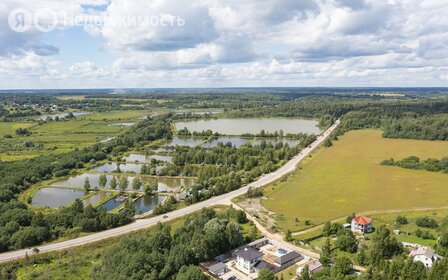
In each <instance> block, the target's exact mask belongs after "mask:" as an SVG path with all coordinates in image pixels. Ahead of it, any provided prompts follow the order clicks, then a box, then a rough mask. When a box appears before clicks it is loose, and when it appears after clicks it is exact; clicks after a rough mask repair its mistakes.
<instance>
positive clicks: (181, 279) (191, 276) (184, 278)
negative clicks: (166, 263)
mask: <svg viewBox="0 0 448 280" xmlns="http://www.w3.org/2000/svg"><path fill="white" fill-rule="evenodd" d="M208 279H210V278H208V277H207V276H206V275H205V274H204V273H203V272H202V270H201V269H200V268H199V267H197V266H194V265H190V266H182V267H181V268H180V270H179V273H178V274H177V276H176V280H208Z"/></svg>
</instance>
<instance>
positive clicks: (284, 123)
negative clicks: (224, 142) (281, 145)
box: [176, 118, 321, 135]
mask: <svg viewBox="0 0 448 280" xmlns="http://www.w3.org/2000/svg"><path fill="white" fill-rule="evenodd" d="M318 124H319V122H318V121H315V120H303V119H287V118H269V119H212V120H198V121H188V122H177V123H176V129H177V130H180V129H182V128H184V127H186V128H188V130H189V131H191V132H194V131H197V132H201V131H205V130H209V129H210V130H211V131H213V132H218V133H219V134H223V135H241V134H244V133H250V134H258V133H260V131H261V130H264V131H266V132H269V133H274V132H275V131H280V130H283V132H284V133H285V134H286V133H308V134H319V133H320V132H321V131H320V129H319V127H318Z"/></svg>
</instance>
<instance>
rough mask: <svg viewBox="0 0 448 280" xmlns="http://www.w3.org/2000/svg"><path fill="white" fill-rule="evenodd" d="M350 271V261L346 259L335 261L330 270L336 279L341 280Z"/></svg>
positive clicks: (351, 265)
mask: <svg viewBox="0 0 448 280" xmlns="http://www.w3.org/2000/svg"><path fill="white" fill-rule="evenodd" d="M352 269H353V264H352V261H351V260H350V259H349V258H348V257H340V258H337V259H336V263H335V264H334V266H333V269H332V270H333V271H332V274H333V275H334V276H335V277H336V278H337V279H342V278H344V276H345V275H349V274H350V273H351V271H352Z"/></svg>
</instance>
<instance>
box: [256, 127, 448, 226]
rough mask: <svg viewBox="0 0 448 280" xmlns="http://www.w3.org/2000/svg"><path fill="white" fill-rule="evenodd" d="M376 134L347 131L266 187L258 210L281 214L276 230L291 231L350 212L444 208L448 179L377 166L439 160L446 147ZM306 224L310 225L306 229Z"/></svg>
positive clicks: (447, 177)
mask: <svg viewBox="0 0 448 280" xmlns="http://www.w3.org/2000/svg"><path fill="white" fill-rule="evenodd" d="M381 134H382V132H381V131H378V130H360V131H351V132H349V133H346V134H345V135H344V136H342V137H340V140H339V141H335V142H334V143H333V144H334V145H333V146H332V147H330V148H321V149H320V150H319V151H317V152H316V153H315V154H314V155H313V157H312V158H310V159H308V160H307V161H306V162H305V163H303V164H302V166H301V168H302V169H301V170H300V171H298V172H296V173H295V174H293V175H292V176H290V178H289V179H288V180H287V181H285V182H280V183H275V185H271V186H268V187H266V188H265V193H266V196H267V199H265V200H262V204H263V206H264V207H266V208H268V209H269V210H272V211H274V212H275V213H277V214H279V215H280V218H279V219H278V225H279V226H280V228H281V229H286V228H289V229H291V230H293V231H294V230H299V229H303V228H305V227H310V226H312V225H317V224H321V223H324V222H326V221H328V220H332V219H336V218H339V217H344V216H348V215H350V214H351V213H352V212H364V211H372V210H388V209H412V208H416V207H419V208H421V207H441V206H448V174H444V173H434V172H428V171H419V170H409V169H404V168H400V167H391V166H382V165H381V164H380V163H381V161H382V160H385V159H389V158H394V159H402V158H405V157H408V156H418V157H420V158H422V159H426V158H430V157H432V158H438V159H440V158H442V157H445V156H448V142H442V141H420V140H401V139H384V138H382V137H381ZM296 219H298V222H297V220H296ZM305 220H309V221H311V225H308V226H305V223H304V221H305Z"/></svg>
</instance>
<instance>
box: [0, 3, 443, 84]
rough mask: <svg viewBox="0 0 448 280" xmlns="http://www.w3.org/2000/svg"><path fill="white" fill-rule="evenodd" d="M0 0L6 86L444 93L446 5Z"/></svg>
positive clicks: (1, 72)
mask: <svg viewBox="0 0 448 280" xmlns="http://www.w3.org/2000/svg"><path fill="white" fill-rule="evenodd" d="M3 2H4V3H3ZM3 2H2V4H1V5H0V88H2V89H8V88H102V87H117V88H118V87H239V86H367V87H370V86H448V48H446V45H448V17H446V14H448V2H446V1H440V0H301V1H297V0H245V1H240V0H226V1H222V0H195V1H187V0H152V1H146V0H133V1H127V0H71V1H59V0H35V1H26V0H4V1H3ZM17 8H21V9H25V11H27V13H28V14H29V15H30V16H31V17H33V16H36V14H37V15H39V23H40V24H46V23H49V22H53V23H54V25H51V24H50V26H51V27H52V31H50V32H41V31H40V30H39V29H38V28H37V27H38V26H36V22H31V24H30V25H29V27H28V29H26V30H25V31H24V32H16V31H15V30H13V29H14V28H11V26H10V22H11V19H12V20H13V22H14V20H16V18H15V16H16V11H17V10H16V9H17ZM11 15H12V16H11ZM75 17H76V18H77V19H82V20H78V21H77V23H76V24H73V23H71V22H68V21H64V19H72V18H75ZM53 19H54V21H53ZM142 19H146V21H144V20H142ZM92 22H95V23H96V24H95V25H92V24H91V23H92Z"/></svg>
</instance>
